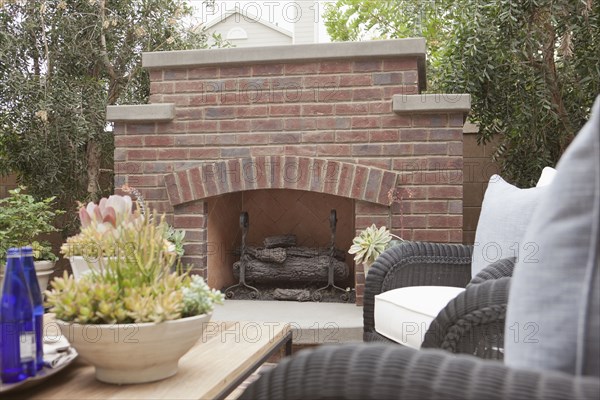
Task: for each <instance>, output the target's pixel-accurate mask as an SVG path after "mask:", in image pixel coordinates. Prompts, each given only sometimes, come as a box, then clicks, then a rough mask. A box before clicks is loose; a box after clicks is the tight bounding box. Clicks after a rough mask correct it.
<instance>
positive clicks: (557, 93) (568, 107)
mask: <svg viewBox="0 0 600 400" xmlns="http://www.w3.org/2000/svg"><path fill="white" fill-rule="evenodd" d="M449 18H450V19H451V20H452V21H453V24H452V34H451V37H450V40H449V41H448V43H447V44H446V46H445V49H444V51H443V59H444V63H443V66H444V69H443V71H442V76H443V77H442V82H443V86H442V87H443V88H444V89H445V91H447V92H451V93H470V94H471V95H472V111H471V116H470V118H471V120H472V121H473V122H475V123H478V124H479V129H480V138H479V139H480V141H481V142H483V143H486V142H488V141H489V140H490V139H491V138H492V137H493V136H495V135H499V137H500V142H501V144H500V146H499V148H498V151H497V152H496V154H495V156H494V157H495V158H496V159H499V160H500V161H501V163H502V169H503V174H504V175H505V176H506V177H507V178H509V179H510V180H511V181H512V182H513V183H515V184H517V185H519V186H522V187H529V186H533V185H534V184H535V182H536V180H537V179H538V177H539V174H540V172H541V170H542V169H543V167H545V166H548V165H551V166H552V165H554V164H555V163H556V162H557V160H558V159H559V157H560V156H561V154H562V152H563V151H564V149H565V148H566V147H567V145H568V144H569V143H570V141H571V140H572V139H573V137H574V135H575V134H576V133H577V131H578V130H579V129H580V128H581V126H583V124H584V122H585V120H586V119H587V118H588V116H589V112H590V107H591V105H592V103H593V101H594V98H595V97H596V96H597V95H598V93H600V57H599V54H600V2H598V1H595V2H593V1H589V0H588V1H570V0H552V1H550V0H536V1H508V0H491V1H486V2H481V1H472V0H471V1H465V0H462V1H457V2H456V3H455V6H454V8H453V9H452V11H451V14H450V15H449Z"/></svg>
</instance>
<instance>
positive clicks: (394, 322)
mask: <svg viewBox="0 0 600 400" xmlns="http://www.w3.org/2000/svg"><path fill="white" fill-rule="evenodd" d="M464 290H465V289H464V288H459V287H451V286H410V287H404V288H400V289H394V290H390V291H387V292H383V293H381V294H378V295H376V296H375V331H377V333H379V334H381V335H383V336H385V337H387V338H388V339H391V340H393V341H395V342H398V343H400V344H402V345H404V346H408V347H412V348H414V349H419V348H420V347H421V343H423V339H424V337H425V333H426V332H427V329H429V325H431V321H433V320H434V319H435V317H437V315H438V314H439V312H440V311H442V309H443V308H444V307H445V306H446V304H448V302H449V301H450V300H452V299H453V298H455V297H456V296H458V295H459V294H460V293H461V292H463V291H464Z"/></svg>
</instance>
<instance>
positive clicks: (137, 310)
mask: <svg viewBox="0 0 600 400" xmlns="http://www.w3.org/2000/svg"><path fill="white" fill-rule="evenodd" d="M134 214H135V218H133V219H132V220H131V221H130V222H129V223H126V224H123V225H122V227H121V228H120V229H119V230H114V231H113V232H112V233H113V234H114V235H113V236H112V238H113V240H114V241H115V248H116V249H118V251H115V254H111V255H110V256H109V257H108V258H107V260H103V259H100V260H99V267H98V269H97V270H96V269H92V270H91V272H90V273H88V274H86V275H84V276H82V277H81V278H80V279H79V280H77V281H76V280H75V279H74V277H73V276H69V275H67V273H66V272H65V274H64V276H63V277H62V278H58V279H55V280H54V281H53V282H52V283H51V286H52V290H50V291H46V296H47V304H48V305H49V306H50V307H51V308H50V311H51V312H53V313H55V314H56V318H57V319H60V320H63V321H69V322H77V323H81V324H115V323H116V324H120V323H142V322H161V321H167V320H174V319H179V318H182V317H188V316H193V315H199V314H203V313H207V312H210V311H211V310H212V308H213V305H214V304H215V303H220V302H222V301H223V296H222V294H221V293H220V292H218V291H215V290H211V289H210V288H209V287H208V285H206V283H205V282H204V280H203V279H202V278H200V277H196V276H194V277H191V276H190V275H189V274H188V273H183V272H182V268H181V265H180V264H179V263H177V268H176V271H175V272H171V266H172V265H173V264H174V262H175V259H176V258H177V255H176V254H175V252H174V251H173V250H172V249H170V247H172V244H171V243H170V242H169V241H167V240H166V239H165V237H166V232H167V230H168V224H167V223H166V222H165V219H164V216H163V217H161V218H159V217H158V216H157V215H156V213H153V214H152V215H141V214H140V212H139V211H135V212H134ZM115 233H116V234H115Z"/></svg>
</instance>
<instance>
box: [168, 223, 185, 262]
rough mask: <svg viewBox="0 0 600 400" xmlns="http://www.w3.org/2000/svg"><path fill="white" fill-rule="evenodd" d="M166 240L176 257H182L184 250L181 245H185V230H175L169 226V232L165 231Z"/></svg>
mask: <svg viewBox="0 0 600 400" xmlns="http://www.w3.org/2000/svg"><path fill="white" fill-rule="evenodd" d="M167 240H168V241H169V242H171V243H173V245H174V246H175V253H177V257H179V258H181V257H183V254H184V253H185V249H184V248H183V245H184V243H185V230H181V229H175V228H173V227H172V226H169V230H168V231H167Z"/></svg>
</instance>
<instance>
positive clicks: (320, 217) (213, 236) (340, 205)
mask: <svg viewBox="0 0 600 400" xmlns="http://www.w3.org/2000/svg"><path fill="white" fill-rule="evenodd" d="M331 210H336V213H337V226H336V235H335V237H336V240H335V244H336V248H338V249H341V250H343V251H344V252H346V257H345V263H346V265H347V266H348V270H349V271H348V272H349V273H348V278H347V279H346V280H345V281H342V282H335V284H336V285H337V286H341V287H343V288H347V287H350V288H354V261H353V258H352V256H351V255H350V254H348V253H347V250H348V249H349V248H350V246H351V245H352V239H353V237H354V200H352V199H349V198H345V197H340V196H334V195H329V194H323V193H315V192H308V191H301V190H289V189H264V190H252V191H244V192H237V193H230V194H226V195H222V196H217V197H213V198H210V199H208V226H207V238H208V246H207V256H208V257H207V266H208V271H207V276H208V283H209V285H210V286H211V287H215V288H219V289H225V288H227V287H229V286H231V285H235V284H236V283H238V282H239V281H238V279H236V278H235V277H234V274H233V264H234V263H235V262H236V261H238V260H239V259H240V257H239V251H238V250H239V248H240V246H241V238H242V230H241V228H240V213H241V212H242V211H245V212H247V213H248V216H249V220H250V224H249V229H248V233H247V237H246V245H247V246H256V247H262V246H263V241H264V239H265V238H266V237H270V236H276V235H286V234H293V235H295V236H296V240H297V245H298V246H305V247H311V248H312V247H314V248H324V247H328V246H329V245H330V240H331V229H330V223H329V219H330V212H331Z"/></svg>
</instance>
